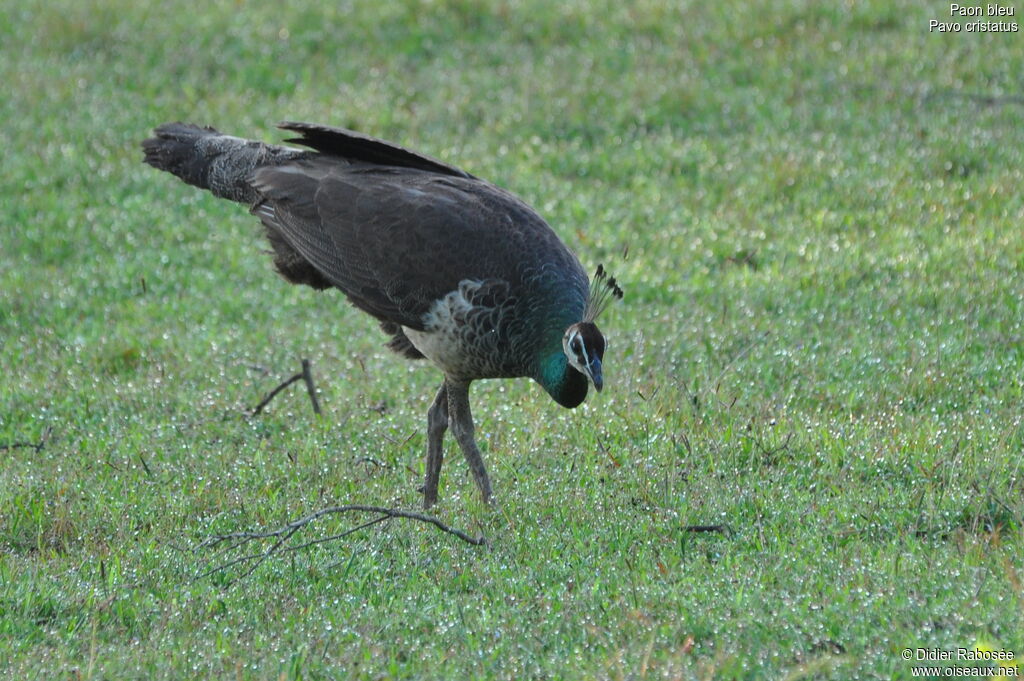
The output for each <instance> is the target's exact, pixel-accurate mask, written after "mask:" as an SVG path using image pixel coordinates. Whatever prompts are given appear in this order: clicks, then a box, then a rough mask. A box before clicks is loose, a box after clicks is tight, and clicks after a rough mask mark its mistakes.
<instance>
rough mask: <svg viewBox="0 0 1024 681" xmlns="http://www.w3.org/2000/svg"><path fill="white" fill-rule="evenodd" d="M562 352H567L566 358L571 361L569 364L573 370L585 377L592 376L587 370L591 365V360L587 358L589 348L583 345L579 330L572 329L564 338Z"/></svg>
mask: <svg viewBox="0 0 1024 681" xmlns="http://www.w3.org/2000/svg"><path fill="white" fill-rule="evenodd" d="M562 350H563V351H564V352H565V356H566V357H567V358H568V359H569V364H570V365H571V366H572V368H573V369H576V371H578V372H580V373H581V374H583V375H584V376H589V375H590V371H589V369H587V366H588V365H589V364H590V358H589V357H588V356H587V346H586V345H585V344H584V343H583V337H582V336H581V335H580V332H579V331H578V330H576V329H570V330H569V331H567V332H566V334H565V335H564V336H562Z"/></svg>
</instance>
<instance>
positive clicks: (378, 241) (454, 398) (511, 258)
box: [143, 123, 622, 506]
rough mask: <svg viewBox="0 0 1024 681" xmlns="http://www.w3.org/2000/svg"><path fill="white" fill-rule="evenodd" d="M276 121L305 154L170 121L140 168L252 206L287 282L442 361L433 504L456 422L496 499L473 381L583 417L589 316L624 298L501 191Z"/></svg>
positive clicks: (473, 464) (148, 145)
mask: <svg viewBox="0 0 1024 681" xmlns="http://www.w3.org/2000/svg"><path fill="white" fill-rule="evenodd" d="M280 127H281V128H283V129H285V130H290V131H292V132H295V133H298V135H299V137H298V138H296V139H290V140H288V141H289V142H296V143H298V144H301V145H303V146H305V147H309V148H310V149H312V151H310V150H308V149H296V148H289V147H282V146H273V145H267V144H263V143H261V142H256V141H250V140H244V139H240V138H237V137H231V136H228V135H222V134H220V133H219V132H217V131H216V130H214V129H212V128H200V127H197V126H193V125H186V124H182V123H170V124H167V125H162V126H160V127H158V128H157V129H156V130H155V131H154V133H155V134H154V137H152V138H150V139H147V140H146V141H145V142H143V148H144V150H145V153H146V159H145V160H146V163H148V164H150V165H151V166H153V167H155V168H159V169H160V170H166V171H168V172H170V173H173V174H174V175H177V176H178V177H179V178H181V179H182V180H183V181H185V182H187V183H189V184H191V185H195V186H197V187H201V188H203V189H209V190H210V191H211V192H213V194H214V195H216V196H219V197H222V198H226V199H231V200H233V201H238V202H240V203H245V204H248V205H249V206H251V212H252V213H253V214H255V215H257V216H258V217H259V218H260V220H262V221H263V224H264V226H265V227H266V235H267V238H268V240H269V241H270V244H271V246H272V247H273V254H274V263H275V265H276V267H277V270H278V271H279V272H280V273H281V274H282V275H283V276H284V278H285V279H287V280H288V281H290V282H293V283H296V284H306V285H308V286H312V287H313V288H316V289H325V288H330V287H334V288H338V289H341V291H342V292H344V294H345V295H346V296H347V297H348V299H349V300H350V301H351V302H352V304H353V305H355V306H356V307H358V308H359V309H361V310H363V311H365V312H367V313H369V314H371V315H373V316H374V317H375V318H377V319H378V320H379V321H380V325H381V327H382V328H383V330H384V331H385V332H386V333H388V334H390V335H391V340H390V342H389V343H388V346H389V347H390V348H391V349H392V350H394V351H396V352H398V353H400V354H402V355H404V356H406V357H409V358H412V359H420V358H423V357H426V358H427V359H429V360H431V361H432V362H433V363H434V364H436V365H437V366H438V367H439V368H440V369H441V371H443V372H444V382H443V383H442V384H441V387H440V389H439V390H438V391H437V396H436V397H435V398H434V402H433V404H432V405H431V406H430V410H429V411H428V412H427V462H426V482H425V484H424V486H423V497H424V503H425V505H427V506H430V505H431V504H432V503H434V502H435V501H436V500H437V483H438V477H439V475H440V472H441V462H442V440H443V438H444V433H445V431H446V430H447V428H448V427H449V426H450V427H451V429H452V432H453V433H454V435H455V439H456V440H457V441H458V443H459V447H460V448H461V449H462V452H463V454H465V456H466V461H467V462H468V463H469V467H470V469H471V470H472V472H473V476H474V478H475V479H476V484H477V486H478V487H479V488H480V492H481V493H482V494H483V497H484V499H485V500H487V501H490V499H491V485H490V481H489V480H488V477H487V471H486V469H485V468H484V463H483V459H482V458H481V456H480V450H479V449H478V448H477V446H476V442H475V440H474V434H473V431H474V427H473V418H472V415H471V414H470V409H469V384H470V383H471V382H472V381H474V380H476V379H480V378H515V377H520V376H526V377H530V378H533V379H534V380H536V381H537V382H538V383H540V384H541V386H543V387H544V389H545V390H547V391H548V393H549V394H550V395H551V397H552V398H554V400H555V401H556V402H558V403H559V404H560V405H562V406H564V407H569V408H572V407H576V406H577V405H579V404H580V403H581V402H583V400H584V398H585V397H586V395H587V385H588V381H589V383H591V384H593V386H594V388H596V389H597V390H601V387H602V382H603V379H602V374H601V362H602V360H603V359H604V350H605V340H604V336H602V335H601V332H600V331H599V330H598V328H597V326H596V325H595V324H594V321H595V319H596V318H597V316H598V315H599V314H600V313H601V311H602V309H603V308H604V307H605V305H606V304H607V303H608V302H609V301H610V299H611V298H613V297H618V298H621V297H622V290H621V289H620V288H619V287H618V285H617V284H616V283H615V280H614V279H613V278H609V277H608V276H607V275H605V273H604V272H603V270H602V268H600V267H598V270H597V275H596V276H595V278H594V282H593V284H590V283H589V282H588V280H587V275H586V273H585V272H584V270H583V268H582V267H581V266H580V263H579V261H578V260H577V259H576V257H575V256H574V255H573V254H572V252H571V251H570V250H569V249H568V248H566V246H565V245H564V244H563V243H562V242H561V241H560V240H559V239H558V237H557V236H556V235H555V233H554V232H553V231H552V230H551V228H550V227H548V225H547V223H545V222H544V220H543V219H542V218H541V217H540V216H539V215H537V213H536V212H534V210H533V209H532V208H530V207H529V206H528V205H526V204H525V203H524V202H523V201H521V200H520V199H519V198H517V197H515V196H514V195H512V194H510V193H509V192H507V191H505V190H503V189H500V188H499V187H496V186H494V185H492V184H490V183H488V182H485V181H483V180H480V179H477V178H476V177H473V176H472V175H470V174H469V173H466V172H464V171H462V170H459V169H458V168H455V167H452V166H450V165H447V164H445V163H442V162H441V161H437V160H435V159H432V158H429V157H427V156H423V155H421V154H417V153H415V152H413V151H410V150H408V149H404V148H402V147H400V146H397V145H394V144H390V143H388V142H384V141H382V140H377V139H374V138H372V137H367V136H365V135H361V134H359V133H356V132H352V131H349V130H342V129H337V128H330V127H326V126H320V125H311V124H307V123H284V124H282V125H281V126H280Z"/></svg>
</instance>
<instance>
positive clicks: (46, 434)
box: [0, 426, 53, 454]
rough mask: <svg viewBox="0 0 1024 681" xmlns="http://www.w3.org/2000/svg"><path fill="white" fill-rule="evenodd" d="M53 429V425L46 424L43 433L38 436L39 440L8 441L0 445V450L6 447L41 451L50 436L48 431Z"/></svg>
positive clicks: (5, 449)
mask: <svg viewBox="0 0 1024 681" xmlns="http://www.w3.org/2000/svg"><path fill="white" fill-rule="evenodd" d="M52 431H53V426H47V427H46V429H45V430H44V431H43V434H42V435H40V436H39V442H10V443H6V444H2V445H0V452H3V451H7V450H8V449H21V448H27V449H34V450H36V453H37V454H38V453H39V452H41V451H43V447H44V446H46V441H47V440H48V439H49V437H50V433H51V432H52Z"/></svg>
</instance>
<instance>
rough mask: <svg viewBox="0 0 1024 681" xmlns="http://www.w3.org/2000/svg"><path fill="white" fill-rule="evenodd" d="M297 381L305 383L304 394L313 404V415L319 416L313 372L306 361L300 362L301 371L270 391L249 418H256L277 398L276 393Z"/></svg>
mask: <svg viewBox="0 0 1024 681" xmlns="http://www.w3.org/2000/svg"><path fill="white" fill-rule="evenodd" d="M298 380H302V381H305V383H306V392H308V393H309V400H310V402H312V403H313V413H315V414H320V413H321V412H320V402H319V400H317V398H316V385H314V383H313V372H312V370H311V369H310V362H309V360H308V359H304V360H302V371H300V372H299V373H297V374H293V375H292V376H290V377H289V378H287V379H286V380H284V381H282V382H281V383H280V384H279V385H278V386H277V387H276V388H274V389H273V390H271V391H270V392H269V393H268V394H267V396H266V397H264V398H263V399H262V400H260V403H259V404H257V405H256V406H255V407H253V408H252V411H250V412H249V414H250V415H251V416H258V415H259V413H260V412H261V411H263V409H264V407H266V406H267V405H268V404H270V401H271V400H273V399H274V398H275V397H277V395H278V393H280V392H281V391H282V390H284V389H285V388H287V387H288V386H290V385H291V384H292V383H295V382H296V381H298Z"/></svg>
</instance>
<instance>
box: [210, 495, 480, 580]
mask: <svg viewBox="0 0 1024 681" xmlns="http://www.w3.org/2000/svg"><path fill="white" fill-rule="evenodd" d="M349 512H363V513H376V514H378V516H377V517H376V518H373V519H371V520H368V521H366V522H364V523H362V524H360V525H357V526H355V527H352V528H349V529H347V530H344V531H343V532H339V533H337V534H332V535H330V536H328V537H320V538H317V539H311V540H309V541H306V542H303V543H301V544H294V545H291V546H288V545H287V543H288V540H289V539H291V538H292V536H293V535H295V533H296V532H298V531H299V530H301V529H302V528H304V527H306V526H307V525H310V524H311V523H313V522H315V521H316V520H319V519H320V518H322V517H324V516H326V515H332V514H335V513H349ZM394 518H407V519H409V520H418V521H420V522H423V523H427V524H430V525H433V526H434V527H436V528H437V529H439V530H441V531H442V532H445V533H447V534H451V535H454V536H456V537H458V538H459V539H461V540H462V541H464V542H466V543H467V544H472V545H473V546H484V545H486V543H487V540H486V539H484V538H483V537H471V536H470V535H468V534H466V533H465V532H463V531H462V530H459V529H456V528H454V527H449V526H448V525H446V524H444V523H443V522H441V521H440V520H438V519H437V518H435V517H433V516H428V515H424V514H422V513H416V512H415V511H402V510H400V509H396V508H385V507H383V506H364V505H362V504H349V505H346V506H331V507H329V508H324V509H321V510H319V511H316V512H315V513H310V514H309V515H307V516H305V517H303V518H299V519H298V520H293V521H292V522H290V523H288V524H287V525H284V526H282V527H279V528H278V529H276V530H264V531H259V532H232V533H230V534H219V535H214V536H212V537H210V538H208V539H206V540H204V541H202V542H200V543H199V544H198V545H196V547H195V548H194V549H193V552H195V551H199V550H201V549H211V548H215V547H218V546H220V545H222V544H227V546H225V547H223V548H222V549H220V550H219V551H218V552H217V553H216V554H215V557H216V556H218V555H223V554H225V553H229V552H231V551H234V550H235V549H239V548H241V547H243V546H246V545H247V544H249V543H251V542H254V541H260V540H264V539H267V540H270V539H272V540H274V541H273V543H272V544H271V545H270V547H269V548H267V549H266V550H265V551H259V552H256V553H250V554H247V555H244V556H240V557H238V558H233V559H231V560H229V561H227V562H226V563H222V564H221V565H217V566H215V567H212V568H210V569H208V570H206V571H204V572H202V573H200V574H198V575H196V577H195V579H197V580H199V579H202V578H204V577H209V576H210V575H212V574H215V573H218V572H223V571H224V570H226V569H228V568H230V567H233V566H235V565H240V564H242V563H248V562H250V561H255V563H254V564H253V565H251V566H250V567H249V569H247V570H246V571H245V572H244V573H243V574H242V575H241V576H239V577H238V578H237V579H235V580H232V581H233V582H234V581H238V580H240V579H245V578H246V577H248V576H249V575H251V574H252V573H253V572H255V571H256V569H257V568H258V567H259V566H260V565H262V564H263V563H264V562H265V561H266V560H267V559H268V558H270V557H272V556H275V555H277V554H280V553H288V552H290V551H298V550H300V549H304V548H308V547H310V546H314V545H316V544H323V543H324V542H329V541H335V540H337V539H341V538H343V537H346V536H348V535H350V534H352V533H354V532H358V531H359V530H362V529H365V528H367V527H370V526H372V525H376V524H378V523H382V522H384V521H385V520H392V519H394ZM211 561H212V559H211ZM209 562H210V561H208V563H207V564H209Z"/></svg>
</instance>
